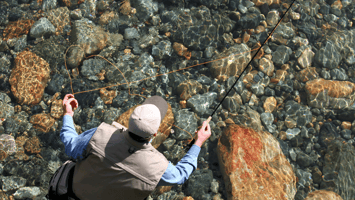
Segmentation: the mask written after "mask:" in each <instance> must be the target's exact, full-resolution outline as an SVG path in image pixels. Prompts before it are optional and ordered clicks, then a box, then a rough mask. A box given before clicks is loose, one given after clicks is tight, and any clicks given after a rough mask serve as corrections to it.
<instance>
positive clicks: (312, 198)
mask: <svg viewBox="0 0 355 200" xmlns="http://www.w3.org/2000/svg"><path fill="white" fill-rule="evenodd" d="M304 200H343V198H341V196H340V195H339V194H337V193H335V192H333V191H327V190H316V191H314V192H311V193H309V194H308V195H307V197H306V198H305V199H304Z"/></svg>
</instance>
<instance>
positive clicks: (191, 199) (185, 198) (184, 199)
mask: <svg viewBox="0 0 355 200" xmlns="http://www.w3.org/2000/svg"><path fill="white" fill-rule="evenodd" d="M182 200H194V198H192V197H190V196H188V197H184V198H183V199H182Z"/></svg>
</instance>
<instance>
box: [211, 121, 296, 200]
mask: <svg viewBox="0 0 355 200" xmlns="http://www.w3.org/2000/svg"><path fill="white" fill-rule="evenodd" d="M217 152H218V153H217V155H218V161H219V166H220V171H221V173H222V175H223V179H224V183H225V185H226V191H227V198H228V200H237V199H238V200H239V199H243V200H248V199H250V200H254V199H280V200H281V199H285V200H288V199H293V198H294V196H295V194H296V176H295V174H294V172H293V170H292V167H291V165H290V163H289V162H288V161H287V159H286V157H285V156H284V155H283V153H282V151H281V149H280V147H279V143H278V141H277V140H276V139H275V138H274V137H273V136H272V135H271V134H270V133H268V132H263V131H258V132H256V131H254V130H253V129H252V128H245V127H242V126H238V125H235V124H232V125H230V126H229V127H228V128H227V129H225V130H224V131H223V133H222V136H221V137H220V138H219V140H218V146H217Z"/></svg>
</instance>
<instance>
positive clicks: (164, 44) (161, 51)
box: [152, 40, 172, 59]
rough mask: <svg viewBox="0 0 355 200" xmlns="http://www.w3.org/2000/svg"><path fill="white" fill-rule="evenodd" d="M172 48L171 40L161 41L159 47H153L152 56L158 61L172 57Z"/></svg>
mask: <svg viewBox="0 0 355 200" xmlns="http://www.w3.org/2000/svg"><path fill="white" fill-rule="evenodd" d="M171 52H172V48H171V42H170V41H169V40H163V41H160V42H159V43H158V44H157V45H153V48H152V55H154V56H156V57H157V58H158V59H163V58H167V57H168V56H171Z"/></svg>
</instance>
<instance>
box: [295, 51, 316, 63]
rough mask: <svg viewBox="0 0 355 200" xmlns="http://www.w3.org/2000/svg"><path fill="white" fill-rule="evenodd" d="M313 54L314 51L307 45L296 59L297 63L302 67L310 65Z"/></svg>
mask: <svg viewBox="0 0 355 200" xmlns="http://www.w3.org/2000/svg"><path fill="white" fill-rule="evenodd" d="M314 54H315V53H314V52H313V51H312V49H311V48H310V47H308V48H307V49H305V50H304V51H303V53H302V55H301V56H300V57H299V58H298V59H297V62H298V64H299V65H300V66H301V67H302V68H306V67H310V66H311V64H312V60H313V57H314Z"/></svg>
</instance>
